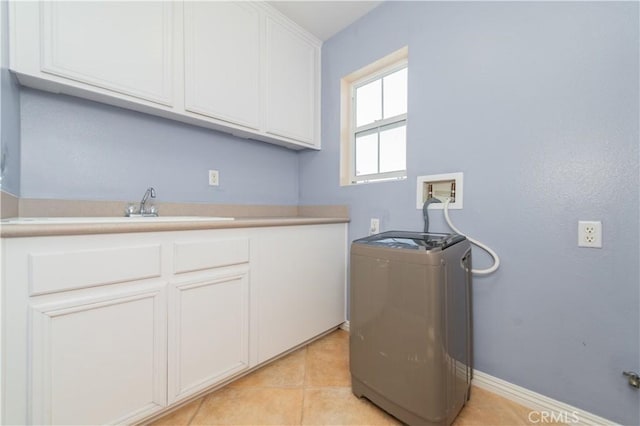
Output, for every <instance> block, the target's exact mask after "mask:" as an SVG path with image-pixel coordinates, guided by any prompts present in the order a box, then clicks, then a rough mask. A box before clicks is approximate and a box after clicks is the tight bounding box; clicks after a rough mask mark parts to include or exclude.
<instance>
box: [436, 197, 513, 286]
mask: <svg viewBox="0 0 640 426" xmlns="http://www.w3.org/2000/svg"><path fill="white" fill-rule="evenodd" d="M450 202H451V199H450V198H447V199H445V200H444V219H445V220H446V221H447V225H449V227H450V228H451V229H452V230H453V232H455V233H456V234H460V235H464V234H463V233H462V232H460V230H459V229H458V228H456V227H455V226H454V225H453V223H451V219H450V218H449V203H450ZM464 236H465V237H467V240H469V242H470V243H471V244H473V245H476V246H478V247H480V248H481V249H482V250H484V251H486V252H487V253H489V255H490V256H491V257H492V258H493V265H492V266H491V267H490V268H487V269H472V270H471V272H472V273H474V274H476V275H489V274H490V273H492V272H495V270H496V269H498V267H499V266H500V258H499V257H498V254H497V253H496V252H495V251H493V250H491V248H489V246H487V245H485V244H482V243H481V242H480V241H478V240H474V239H473V238H471V237H469V236H467V235H464Z"/></svg>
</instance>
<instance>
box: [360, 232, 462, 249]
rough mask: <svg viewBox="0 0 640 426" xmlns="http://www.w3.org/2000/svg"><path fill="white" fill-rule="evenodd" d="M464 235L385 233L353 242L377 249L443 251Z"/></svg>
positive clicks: (460, 239)
mask: <svg viewBox="0 0 640 426" xmlns="http://www.w3.org/2000/svg"><path fill="white" fill-rule="evenodd" d="M465 239H466V238H465V237H464V235H458V234H438V233H433V232H429V233H424V232H406V231H387V232H382V233H380V234H375V235H370V236H368V237H365V238H360V239H358V240H355V241H354V244H366V245H373V246H379V247H387V248H395V249H407V250H433V249H441V250H444V249H446V248H447V247H449V246H452V245H454V244H456V243H459V242H460V241H464V240H465Z"/></svg>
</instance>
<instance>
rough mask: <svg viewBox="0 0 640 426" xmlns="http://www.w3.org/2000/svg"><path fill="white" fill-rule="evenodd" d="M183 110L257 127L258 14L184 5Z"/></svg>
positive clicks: (218, 5)
mask: <svg viewBox="0 0 640 426" xmlns="http://www.w3.org/2000/svg"><path fill="white" fill-rule="evenodd" d="M184 14H185V109H186V110H187V111H191V112H195V113H198V114H203V115H206V116H210V117H213V118H218V119H221V120H225V121H230V122H233V123H237V124H242V125H244V126H247V127H251V128H253V129H258V128H259V127H260V50H261V49H260V15H259V13H258V11H257V10H256V9H254V8H253V7H252V6H251V5H249V4H243V3H242V2H217V1H213V2H186V3H185V5H184Z"/></svg>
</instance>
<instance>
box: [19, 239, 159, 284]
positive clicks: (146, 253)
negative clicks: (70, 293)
mask: <svg viewBox="0 0 640 426" xmlns="http://www.w3.org/2000/svg"><path fill="white" fill-rule="evenodd" d="M160 273H161V267H160V245H148V246H139V247H119V248H109V249H95V250H77V251H65V252H59V253H30V254H29V294H30V295H32V296H33V295H38V294H45V293H53V292H57V291H63V290H72V289H78V288H83V287H94V286H98V285H104V284H113V283H118V282H124V281H134V280H141V279H146V278H154V277H159V276H160Z"/></svg>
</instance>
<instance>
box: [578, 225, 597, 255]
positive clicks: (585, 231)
mask: <svg viewBox="0 0 640 426" xmlns="http://www.w3.org/2000/svg"><path fill="white" fill-rule="evenodd" d="M578 247H592V248H602V222H600V221H599V220H580V221H578Z"/></svg>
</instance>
